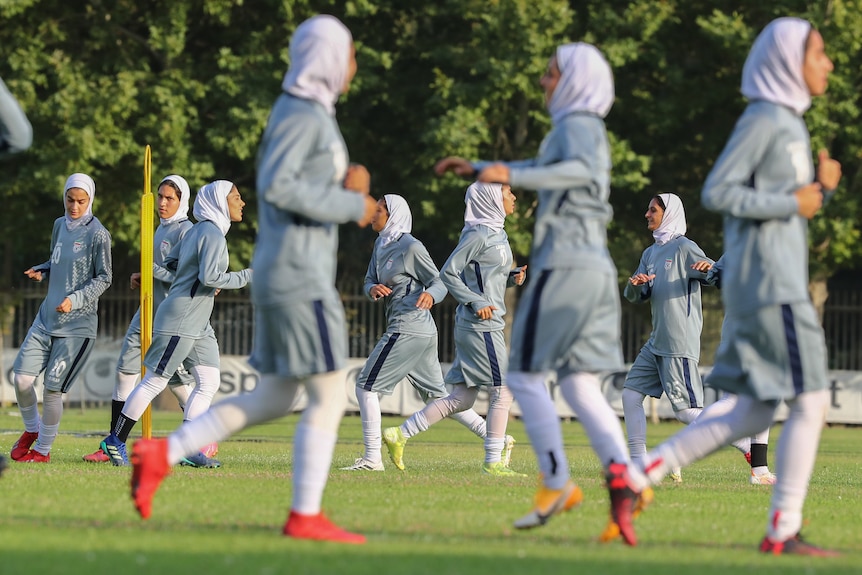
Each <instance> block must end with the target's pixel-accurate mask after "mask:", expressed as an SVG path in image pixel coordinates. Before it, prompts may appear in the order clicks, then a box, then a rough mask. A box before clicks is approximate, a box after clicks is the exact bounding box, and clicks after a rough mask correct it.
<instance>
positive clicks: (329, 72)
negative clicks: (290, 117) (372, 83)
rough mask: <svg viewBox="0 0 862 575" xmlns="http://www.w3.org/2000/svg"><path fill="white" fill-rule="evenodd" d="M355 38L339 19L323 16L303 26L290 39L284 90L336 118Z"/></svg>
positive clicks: (313, 18)
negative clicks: (339, 97)
mask: <svg viewBox="0 0 862 575" xmlns="http://www.w3.org/2000/svg"><path fill="white" fill-rule="evenodd" d="M352 44H353V37H352V36H351V35H350V30H348V29H347V26H345V25H344V24H342V23H341V21H340V20H339V19H338V18H336V17H335V16H329V15H328V14H320V15H318V16H313V17H311V18H309V19H308V20H306V21H305V22H303V23H302V24H300V25H299V27H298V28H297V29H296V31H295V32H294V33H293V38H292V39H291V40H290V50H289V51H290V67H289V68H288V70H287V74H285V76H284V81H283V82H282V83H281V88H282V90H284V91H285V92H287V93H288V94H292V95H294V96H296V97H298V98H305V99H307V100H314V101H315V102H318V103H320V104H321V105H322V106H323V107H324V108H326V111H327V112H329V113H330V114H331V115H335V102H336V101H337V100H338V96H339V95H341V90H342V88H343V87H344V79H345V78H346V76H347V67H348V62H349V60H350V46H351V45H352Z"/></svg>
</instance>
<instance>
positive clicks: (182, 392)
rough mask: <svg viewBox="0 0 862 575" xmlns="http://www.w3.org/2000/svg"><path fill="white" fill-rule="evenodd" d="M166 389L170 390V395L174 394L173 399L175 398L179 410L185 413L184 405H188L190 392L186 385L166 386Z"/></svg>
mask: <svg viewBox="0 0 862 575" xmlns="http://www.w3.org/2000/svg"><path fill="white" fill-rule="evenodd" d="M168 389H170V390H171V393H173V394H174V397H176V398H177V403H178V404H179V406H180V409H182V410H183V413H185V411H186V405H188V403H189V396H190V395H191V392H190V391H189V386H188V385H182V384H179V385H168Z"/></svg>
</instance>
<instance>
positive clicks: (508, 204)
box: [503, 185, 516, 216]
mask: <svg viewBox="0 0 862 575" xmlns="http://www.w3.org/2000/svg"><path fill="white" fill-rule="evenodd" d="M515 200H516V198H515V194H513V193H512V186H508V185H503V211H504V212H505V213H506V215H507V216H510V215H512V213H513V212H514V211H515Z"/></svg>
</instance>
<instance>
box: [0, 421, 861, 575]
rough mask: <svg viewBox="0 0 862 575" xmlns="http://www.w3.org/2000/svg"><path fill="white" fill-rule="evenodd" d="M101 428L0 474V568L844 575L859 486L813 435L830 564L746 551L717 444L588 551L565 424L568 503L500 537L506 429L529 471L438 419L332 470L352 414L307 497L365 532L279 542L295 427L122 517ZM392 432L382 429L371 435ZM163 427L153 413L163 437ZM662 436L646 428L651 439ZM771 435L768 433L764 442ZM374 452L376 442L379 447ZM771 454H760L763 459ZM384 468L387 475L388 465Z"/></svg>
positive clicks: (849, 460) (255, 439) (512, 493)
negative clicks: (373, 458) (492, 473)
mask: <svg viewBox="0 0 862 575" xmlns="http://www.w3.org/2000/svg"><path fill="white" fill-rule="evenodd" d="M108 419H109V413H108V411H107V410H93V409H90V410H87V411H86V413H82V412H81V411H80V410H77V409H68V410H67V411H66V414H65V415H64V418H63V423H62V428H61V436H60V437H59V438H58V439H57V442H56V444H55V446H54V451H53V452H52V454H51V457H52V462H51V464H50V465H36V464H32V465H25V464H17V463H12V464H11V467H10V468H9V469H8V470H7V471H6V473H5V474H4V476H3V478H2V479H0V573H2V574H3V575H12V574H17V573H28V574H29V573H34V574H41V573H45V574H51V575H54V574H64V573H83V574H86V575H98V574H101V573H106V574H107V573H110V574H112V575H127V574H131V573H201V574H206V575H211V574H220V573H231V574H242V575H245V574H267V575H268V574H276V573H290V574H293V575H299V574H304V573H337V574H348V573H349V574H353V573H357V574H364V573H367V574H373V575H384V574H388V573H392V574H398V575H422V574H429V575H430V574H433V575H448V574H471V575H472V574H484V573H494V575H503V574H508V573H517V574H522V575H539V574H544V573H549V574H550V573H554V574H560V573H578V574H585V575H586V574H594V573H596V574H598V573H608V574H620V575H623V574H625V575H629V574H640V573H661V574H663V575H669V574H679V573H697V574H699V575H700V574H712V573H716V574H719V573H721V574H724V573H728V572H734V571H735V572H738V571H740V570H742V569H751V570H752V571H753V572H756V573H757V574H758V575H766V574H773V573H774V574H778V573H781V574H782V575H789V574H803V573H804V574H809V573H859V572H860V571H862V536H860V528H859V522H860V519H859V517H860V508H862V506H860V503H862V502H860V487H862V475H860V471H862V470H860V466H862V463H860V461H862V458H860V454H862V447H860V438H862V430H859V429H849V428H830V429H826V430H825V431H824V434H823V440H822V442H821V447H820V455H819V457H818V460H817V466H816V469H815V472H814V476H813V478H812V481H811V488H810V491H809V496H808V500H807V503H806V507H805V515H806V522H808V521H810V525H808V526H807V527H806V528H805V532H806V533H807V535H808V537H809V538H810V539H812V540H813V541H814V542H816V543H819V544H822V545H826V546H829V547H832V548H837V549H840V550H842V551H843V552H844V555H843V556H842V557H840V558H837V559H812V558H795V557H769V556H763V555H761V554H759V553H757V552H756V545H757V543H758V542H759V540H760V538H761V537H762V535H763V531H764V527H765V522H766V511H767V509H768V506H769V494H770V490H769V488H767V487H753V486H749V485H748V482H747V476H746V473H747V469H746V465H745V462H744V460H743V459H742V457H741V456H740V455H739V454H738V453H737V452H735V451H733V450H731V449H727V450H724V451H722V452H721V453H718V454H716V455H714V456H713V457H711V458H708V459H706V460H704V461H702V462H700V463H698V464H696V465H693V466H692V467H690V468H688V469H686V470H685V471H684V472H683V476H684V479H685V481H684V483H683V484H682V485H678V486H675V485H671V484H669V483H668V484H664V485H661V486H659V487H658V488H657V489H656V502H655V503H654V505H653V506H652V507H650V508H649V509H648V511H647V512H646V513H645V514H644V515H643V516H642V517H641V518H640V519H639V520H638V522H637V529H638V534H639V537H640V540H641V543H640V545H639V546H638V547H637V548H627V547H625V546H623V545H622V544H621V543H618V542H617V543H612V544H608V545H603V544H600V543H598V542H596V537H597V535H598V534H599V533H600V532H601V530H602V528H603V527H604V525H605V521H606V517H607V494H606V492H605V490H604V487H603V484H602V481H601V471H600V468H599V465H598V462H597V460H596V458H595V456H594V455H593V453H592V451H591V450H590V448H589V444H588V441H587V439H586V437H585V436H584V434H583V431H582V428H581V427H580V425H578V424H577V423H564V424H563V432H564V434H565V440H566V445H567V446H568V453H569V457H570V466H571V469H572V474H573V477H574V478H575V479H576V480H577V481H578V482H579V483H580V485H581V486H582V488H583V489H584V494H585V500H584V503H583V504H582V505H581V506H580V507H579V508H578V509H576V510H574V511H573V512H571V513H568V514H566V515H564V516H561V517H557V518H555V519H553V520H552V521H551V522H550V523H549V524H548V525H546V526H545V527H543V528H540V529H536V530H532V531H528V532H515V531H514V530H513V529H512V528H511V522H512V520H513V519H515V518H516V517H519V516H520V515H522V514H523V513H525V512H526V511H527V510H528V509H529V505H530V502H531V499H532V495H533V490H534V488H535V479H534V477H535V473H536V464H535V458H534V457H533V454H532V452H531V450H530V449H529V446H528V445H527V442H526V436H525V434H524V430H523V426H522V425H521V423H520V422H517V421H515V422H512V424H511V426H510V431H511V433H512V434H513V435H515V437H517V438H519V439H520V441H521V442H520V443H519V444H518V445H517V446H516V448H515V454H514V458H513V463H512V467H513V468H515V469H517V470H520V471H525V472H528V473H529V474H530V475H531V477H530V478H524V479H506V480H501V479H497V478H492V477H488V476H485V475H483V474H482V473H481V472H480V470H479V466H480V464H481V461H482V446H481V443H480V442H479V441H478V440H477V439H476V438H475V437H474V436H473V435H472V434H470V433H469V432H468V431H466V430H465V429H463V428H461V427H460V426H459V425H458V424H456V423H454V422H451V421H448V420H447V421H444V422H442V423H441V424H439V425H437V426H435V427H434V428H433V429H431V430H430V431H429V432H427V433H425V434H422V435H421V436H419V437H417V438H415V439H413V440H411V441H410V443H409V444H408V446H407V448H406V451H405V463H406V464H407V466H408V471H407V472H406V473H401V472H398V471H397V470H396V469H395V468H394V466H392V465H391V464H390V465H387V470H386V472H385V473H355V472H345V471H338V470H337V468H338V467H340V466H344V465H348V464H350V463H352V461H353V458H354V457H356V455H357V454H358V453H359V452H360V451H361V449H362V447H361V445H362V444H361V427H360V422H359V418H358V417H350V416H348V417H346V418H345V419H344V422H343V424H342V427H341V437H340V441H339V444H338V446H337V448H336V453H335V459H334V462H333V471H332V474H331V476H330V480H329V485H328V488H327V491H326V496H325V498H324V508H325V509H326V511H327V513H328V514H329V515H330V517H331V518H332V519H333V520H334V521H336V522H337V523H339V524H340V525H343V526H345V527H348V528H350V529H353V530H356V531H359V532H361V533H364V534H366V535H367V536H368V544H367V545H364V546H343V545H336V544H328V543H323V544H321V543H311V542H302V541H293V540H290V539H287V538H284V537H282V536H281V526H282V525H283V522H284V519H285V517H286V513H287V508H288V506H289V503H290V492H291V484H290V466H289V465H290V456H291V449H292V446H291V440H292V436H293V430H294V427H295V425H296V421H297V417H296V416H291V417H288V418H285V419H283V420H280V421H277V422H274V423H271V424H268V425H263V426H259V427H256V428H252V429H250V430H247V431H245V432H244V433H242V434H241V435H238V436H236V437H234V438H232V439H231V440H229V441H225V442H223V443H222V444H221V445H220V454H219V458H220V459H221V460H222V461H223V462H224V464H225V465H224V467H222V468H221V469H216V470H203V469H188V468H176V469H175V470H174V472H173V474H172V475H171V476H170V477H169V478H168V479H167V480H166V481H165V483H164V484H163V486H162V488H161V489H160V491H159V493H158V495H157V496H156V499H155V502H154V506H153V516H152V518H151V519H150V520H148V521H146V522H142V521H141V520H140V519H138V516H137V514H136V513H135V511H134V509H133V507H132V504H131V501H130V499H129V495H128V482H129V475H130V470H129V469H128V468H116V467H112V466H110V465H97V464H86V463H84V462H82V461H81V459H80V458H81V455H83V454H85V453H89V452H91V451H93V450H94V449H95V448H96V447H97V444H98V441H99V439H100V438H101V437H102V435H103V433H104V428H105V426H106V422H107V420H108ZM398 421H399V420H397V419H394V418H384V426H385V425H393V424H396V423H397V422H398ZM178 423H179V417H178V415H177V414H175V413H164V412H157V413H155V414H154V424H153V427H154V429H155V431H156V434H157V435H159V434H165V433H167V432H169V431H170V430H171V429H172V428H173V427H174V426H176V425H177V424H178ZM21 429H22V426H21V421H20V418H19V417H17V412H16V410H15V409H14V408H13V409H9V408H7V409H2V410H0V452H2V453H7V454H8V451H9V449H10V446H11V444H12V443H13V442H14V441H15V439H16V438H17V436H18V434H19V433H20V431H21ZM678 429H680V427H679V425H678V424H670V423H665V424H661V425H658V426H651V427H650V428H649V439H650V441H651V442H653V443H654V442H657V441H658V440H660V439H661V438H663V437H666V436H668V435H670V434H671V433H673V432H675V431H677V430H678ZM779 433H780V429H778V428H776V429H775V430H774V437H775V438H776V440H777V437H778V434H779ZM384 452H385V448H384ZM770 457H771V456H770ZM386 463H389V462H388V460H387V461H386Z"/></svg>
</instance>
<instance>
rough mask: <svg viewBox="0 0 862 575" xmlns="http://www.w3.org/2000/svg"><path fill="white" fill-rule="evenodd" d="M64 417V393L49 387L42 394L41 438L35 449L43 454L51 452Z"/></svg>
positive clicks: (37, 441)
mask: <svg viewBox="0 0 862 575" xmlns="http://www.w3.org/2000/svg"><path fill="white" fill-rule="evenodd" d="M62 417H63V394H62V393H61V392H59V391H50V390H48V389H46V390H45V392H44V393H43V395H42V422H41V424H40V425H39V438H38V439H37V440H36V445H34V446H33V449H35V450H36V451H38V452H39V453H41V454H42V455H48V454H49V453H51V447H52V446H53V445H54V440H55V439H56V438H57V431H58V430H59V429H60V419H62Z"/></svg>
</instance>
